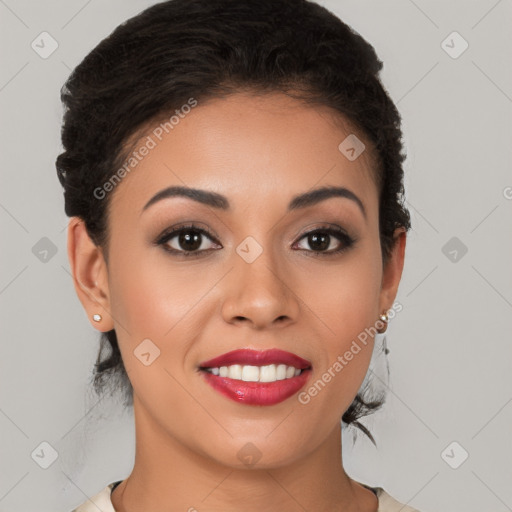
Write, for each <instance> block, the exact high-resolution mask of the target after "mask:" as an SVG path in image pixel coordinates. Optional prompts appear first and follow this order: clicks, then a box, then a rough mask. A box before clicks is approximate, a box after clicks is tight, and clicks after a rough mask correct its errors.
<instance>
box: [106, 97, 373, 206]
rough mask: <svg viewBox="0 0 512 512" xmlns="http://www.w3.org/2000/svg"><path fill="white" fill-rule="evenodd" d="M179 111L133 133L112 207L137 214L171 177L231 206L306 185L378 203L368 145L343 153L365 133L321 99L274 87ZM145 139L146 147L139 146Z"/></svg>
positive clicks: (279, 197) (284, 197)
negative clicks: (313, 102) (304, 99)
mask: <svg viewBox="0 0 512 512" xmlns="http://www.w3.org/2000/svg"><path fill="white" fill-rule="evenodd" d="M178 112H179V113H180V115H179V116H176V115H175V116H174V118H173V119H172V123H171V122H169V120H170V118H171V116H173V114H174V113H171V114H170V115H169V116H168V117H166V118H164V119H162V120H158V121H154V122H152V123H149V124H148V125H147V126H146V127H145V129H144V131H143V135H142V136H140V133H139V136H140V137H139V138H138V140H137V142H136V143H135V144H133V146H132V147H131V148H130V151H132V149H133V151H135V152H137V153H138V156H137V157H136V156H134V154H132V153H130V154H129V155H128V157H129V158H130V155H131V160H130V162H131V164H132V167H131V168H130V165H126V164H127V163H128V159H127V160H126V162H125V167H126V168H127V169H129V172H126V173H125V176H124V177H123V179H122V181H121V182H120V183H119V184H118V185H117V186H116V189H115V190H114V194H113V197H112V206H111V208H112V210H113V211H112V213H114V210H117V211H118V212H119V213H120V214H123V215H127V214H129V212H128V211H127V210H128V209H129V210H130V212H134V211H136V212H137V214H138V213H140V211H141V210H142V208H143V207H144V205H145V204H146V202H147V201H148V200H149V199H150V198H151V197H152V196H153V195H155V194H156V193H158V192H159V191H160V190H162V189H163V188H166V187H169V186H171V185H176V186H187V187H193V188H201V189H205V190H210V191H214V192H219V193H221V194H223V195H225V196H227V197H228V198H229V202H230V205H231V207H232V208H233V210H235V211H240V210H241V209H246V208H247V207H249V206H250V205H251V204H254V205H255V207H257V205H261V204H262V203H264V204H280V203H282V204H285V203H286V205H287V204H288V202H289V200H290V198H291V197H292V196H295V195H297V194H299V193H303V192H305V191H307V190H310V189H313V188H317V187H320V186H324V185H327V186H343V187H346V188H349V189H350V190H351V191H352V192H354V193H355V194H356V195H358V196H359V197H360V198H361V199H362V200H363V201H364V203H365V206H366V207H367V209H368V210H370V212H369V213H370V214H373V212H371V210H372V209H376V204H373V205H372V203H376V201H377V190H376V186H375V183H374V178H373V173H374V168H373V152H372V151H373V150H372V148H370V147H369V145H368V144H367V143H366V142H365V143H364V144H365V148H364V150H363V151H362V153H361V154H360V156H358V157H357V158H355V159H353V154H354V152H353V151H352V153H350V152H349V153H346V149H347V147H348V146H354V141H355V142H356V144H358V143H357V140H359V141H361V142H362V139H363V138H364V136H363V135H362V134H361V133H359V132H357V131H356V130H355V129H354V128H353V127H352V126H351V124H350V123H349V122H348V121H347V120H346V119H344V118H343V117H342V116H341V115H339V114H335V113H334V112H333V111H332V110H331V109H329V108H327V107H321V106H316V105H315V106H312V105H306V104H304V103H303V102H301V101H298V100H295V99H293V98H290V97H288V96H286V95H284V94H280V93H272V94H265V95H253V94H249V93H239V94H234V95H231V96H228V97H227V98H223V99H213V100H209V101H206V102H203V103H201V102H198V103H197V106H195V107H194V108H192V109H188V108H187V109H184V110H183V111H181V112H180V110H179V109H178ZM185 112H186V113H185ZM166 123H167V124H166ZM354 137H356V138H355V139H354ZM340 144H341V147H340ZM144 146H146V147H148V148H150V149H149V150H145V151H141V148H143V147H144ZM348 149H349V150H350V149H351V148H348ZM355 149H356V150H357V152H359V151H360V150H361V149H362V146H357V147H355ZM142 152H144V156H142V157H141V155H140V154H141V153H142ZM347 155H348V156H352V158H348V157H347Z"/></svg>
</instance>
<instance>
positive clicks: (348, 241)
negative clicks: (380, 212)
mask: <svg viewBox="0 0 512 512" xmlns="http://www.w3.org/2000/svg"><path fill="white" fill-rule="evenodd" d="M189 231H194V232H196V233H199V234H201V235H204V236H206V237H208V238H210V239H211V240H212V241H213V242H215V243H218V242H217V240H216V237H215V236H214V235H213V233H211V232H210V231H209V230H208V229H204V228H200V227H199V226H197V225H195V224H183V225H180V226H177V227H176V228H173V229H172V230H171V231H167V232H164V233H163V234H162V235H161V236H160V237H159V238H158V239H157V240H156V242H155V244H156V245H158V246H160V245H161V246H163V249H164V250H165V251H167V252H170V253H171V254H173V255H176V256H178V257H182V256H183V257H185V258H190V257H191V256H192V257H194V256H198V255H200V254H201V253H204V252H210V251H212V250H213V251H214V250H216V249H203V250H201V251H197V250H196V251H178V250H176V249H171V248H169V247H168V246H166V245H165V244H166V243H167V242H168V241H169V240H171V239H172V238H174V237H175V236H176V235H179V234H180V233H183V232H185V233H186V232H189ZM314 233H323V234H327V235H330V236H334V237H335V238H337V239H338V240H339V241H340V242H342V245H341V246H340V248H339V249H335V250H330V251H313V250H311V251H308V250H306V249H300V250H305V251H306V252H311V253H313V255H314V257H323V256H335V255H337V254H340V253H342V252H344V251H346V250H348V249H350V248H351V247H352V246H353V245H354V244H355V243H356V242H357V240H356V239H354V238H352V237H350V236H349V235H347V233H345V231H344V230H343V229H341V228H339V227H337V226H333V225H325V226H320V227H318V228H315V229H313V230H311V231H307V232H306V233H304V234H303V235H302V236H301V237H300V238H299V241H300V240H302V239H303V238H306V237H307V236H308V235H311V234H314Z"/></svg>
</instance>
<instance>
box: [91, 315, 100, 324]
mask: <svg viewBox="0 0 512 512" xmlns="http://www.w3.org/2000/svg"><path fill="white" fill-rule="evenodd" d="M92 319H93V320H94V321H95V322H101V315H98V313H96V314H95V315H92Z"/></svg>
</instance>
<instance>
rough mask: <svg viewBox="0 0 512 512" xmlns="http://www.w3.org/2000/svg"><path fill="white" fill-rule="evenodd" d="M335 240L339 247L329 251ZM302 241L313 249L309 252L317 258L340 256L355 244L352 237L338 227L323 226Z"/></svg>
mask: <svg viewBox="0 0 512 512" xmlns="http://www.w3.org/2000/svg"><path fill="white" fill-rule="evenodd" d="M333 238H334V239H336V240H337V241H338V247H337V248H334V249H331V250H327V249H328V248H329V247H330V246H331V245H332V242H333ZM300 240H305V242H306V243H307V244H308V245H309V246H310V247H311V248H312V249H313V250H312V251H308V252H313V254H314V255H315V256H331V255H334V254H339V253H341V252H343V251H346V250H347V249H349V248H350V247H351V246H352V245H353V244H354V242H355V240H354V239H353V238H352V237H350V236H349V235H348V234H347V233H346V232H345V231H344V230H343V229H341V228H340V227H338V226H336V225H328V226H321V227H319V228H317V229H314V230H313V231H308V232H307V233H306V234H305V235H303V236H302V237H301V238H300ZM306 250H307V249H306ZM315 253H316V254H315Z"/></svg>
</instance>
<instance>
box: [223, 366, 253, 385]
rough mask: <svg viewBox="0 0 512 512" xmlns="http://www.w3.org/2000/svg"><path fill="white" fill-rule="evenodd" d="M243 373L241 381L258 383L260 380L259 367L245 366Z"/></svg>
mask: <svg viewBox="0 0 512 512" xmlns="http://www.w3.org/2000/svg"><path fill="white" fill-rule="evenodd" d="M241 373H242V375H241V377H239V380H244V381H245V382H258V381H259V380H260V368H259V366H244V367H243V370H242V372H241ZM230 376H231V375H230ZM235 378H236V377H235Z"/></svg>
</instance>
